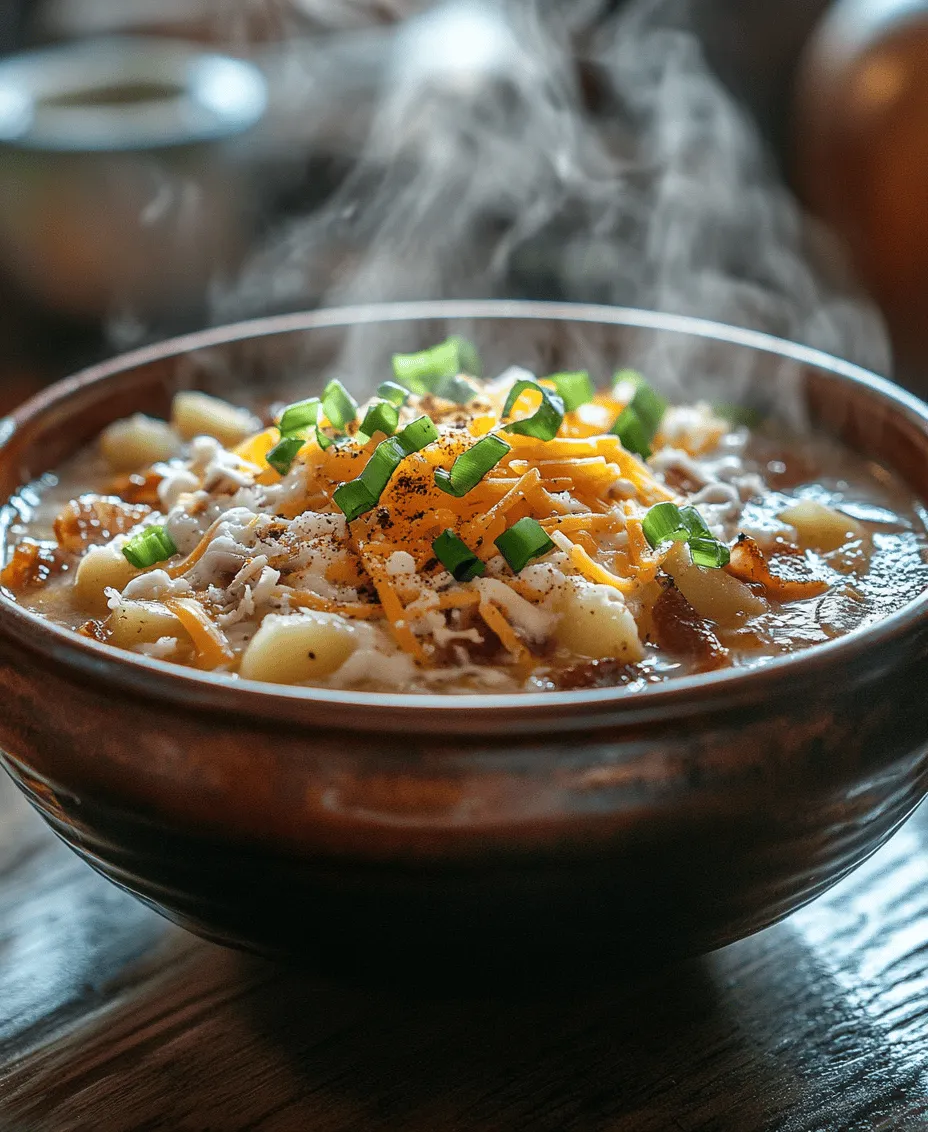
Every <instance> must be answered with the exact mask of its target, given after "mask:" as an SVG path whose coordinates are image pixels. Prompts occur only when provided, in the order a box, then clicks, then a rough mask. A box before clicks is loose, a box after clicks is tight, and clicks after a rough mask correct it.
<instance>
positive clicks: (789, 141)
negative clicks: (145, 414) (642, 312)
mask: <svg viewBox="0 0 928 1132" xmlns="http://www.w3.org/2000/svg"><path fill="white" fill-rule="evenodd" d="M926 213H928V0H779V2H778V3H776V4H773V3H770V0H573V2H572V3H558V2H557V0H486V2H483V0H443V2H434V0H432V2H430V0H3V3H2V5H0V408H7V407H9V406H10V405H11V404H14V403H15V402H16V401H18V400H19V399H21V397H23V396H25V395H26V394H28V393H29V392H31V391H32V390H33V389H34V388H35V387H36V386H37V385H39V384H41V383H42V382H45V381H49V380H52V379H54V378H56V377H58V376H62V375H63V374H65V373H66V372H68V371H70V370H73V369H75V368H77V367H78V366H80V365H83V364H86V363H88V362H91V361H93V360H95V359H97V358H100V357H103V356H106V355H108V354H112V353H115V352H117V351H119V350H121V349H124V348H127V347H131V346H134V345H139V344H141V343H144V342H146V341H152V340H155V339H158V338H161V337H165V336H168V335H171V334H174V333H177V332H180V331H184V330H189V329H193V328H197V327H200V326H205V325H211V324H215V323H219V322H227V321H232V320H235V319H238V318H247V317H253V316H256V315H261V314H266V313H273V312H278V311H286V310H295V309H301V308H305V307H312V306H317V305H320V304H326V303H345V302H355V301H364V300H372V299H399V298H441V297H464V296H471V297H476V296H510V297H524V298H544V299H547V298H554V299H567V300H575V301H584V300H588V301H595V302H607V303H618V304H622V305H635V306H646V307H656V308H659V309H664V310H671V311H681V312H685V313H691V314H697V315H703V316H706V317H710V318H716V319H720V320H722V321H727V322H733V323H738V324H741V325H746V326H752V327H757V328H760V329H764V330H768V331H771V332H772V333H775V334H780V335H783V336H786V337H791V338H794V339H797V340H800V341H803V342H807V343H810V344H812V345H815V346H819V347H821V348H823V349H825V350H828V351H830V352H833V353H836V354H840V355H842V356H844V357H848V358H851V359H853V360H855V361H858V362H861V363H862V364H864V365H867V366H870V367H873V368H876V369H878V370H881V371H883V372H887V373H891V374H893V375H894V376H895V377H896V378H897V379H898V380H900V381H902V382H903V383H905V384H908V385H910V386H911V387H913V388H916V389H919V390H920V391H921V392H923V393H924V392H928V376H924V375H925V374H926V373H928V367H926V363H928V327H926V320H925V317H924V314H923V311H922V307H923V305H924V303H925V300H926V299H928V224H926V223H925V217H926Z"/></svg>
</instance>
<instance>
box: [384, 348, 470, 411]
mask: <svg viewBox="0 0 928 1132" xmlns="http://www.w3.org/2000/svg"><path fill="white" fill-rule="evenodd" d="M480 372H481V365H480V355H479V354H478V353H477V350H476V347H475V346H474V345H473V344H472V343H471V342H468V341H467V339H466V338H461V337H459V336H458V335H452V336H451V337H450V338H446V339H445V341H444V342H440V343H439V344H438V345H437V346H432V348H431V349H429V350H420V351H419V352H418V353H416V354H394V355H393V376H394V377H395V378H396V380H397V381H398V382H399V384H400V385H402V386H403V388H404V389H408V390H409V391H410V392H411V393H418V394H420V395H421V394H425V393H434V392H435V391H436V385H437V383H438V382H439V381H441V380H442V378H450V377H457V376H458V374H461V373H468V374H470V375H471V376H472V377H479V376H480ZM442 396H444V394H442ZM468 400H469V398H468Z"/></svg>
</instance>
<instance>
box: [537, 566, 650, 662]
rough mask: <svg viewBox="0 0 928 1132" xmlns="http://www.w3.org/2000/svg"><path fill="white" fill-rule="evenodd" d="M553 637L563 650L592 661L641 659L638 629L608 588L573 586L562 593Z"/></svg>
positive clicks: (583, 585)
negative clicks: (559, 614) (560, 610)
mask: <svg viewBox="0 0 928 1132" xmlns="http://www.w3.org/2000/svg"><path fill="white" fill-rule="evenodd" d="M561 609H562V616H561V619H560V621H559V622H558V625H557V629H556V630H555V635H556V637H557V639H558V641H559V642H560V644H562V645H563V646H564V647H565V648H568V649H570V651H571V652H572V653H575V654H576V655H577V656H585V657H589V658H590V659H591V660H605V659H615V660H627V661H628V662H629V663H632V662H634V661H636V660H640V659H641V657H642V656H643V655H644V653H643V650H642V647H641V641H640V640H639V639H638V627H637V626H636V624H635V619H634V617H632V615H631V613H630V612H629V610H628V608H627V607H626V605H625V603H624V602H623V601H622V600H621V598H618V595H617V594H616V591H615V590H613V589H612V588H611V587H609V586H600V585H590V584H586V583H576V584H574V585H572V586H570V587H568V588H566V589H565V591H564V597H563V599H562V603H561Z"/></svg>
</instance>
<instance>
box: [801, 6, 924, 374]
mask: <svg viewBox="0 0 928 1132" xmlns="http://www.w3.org/2000/svg"><path fill="white" fill-rule="evenodd" d="M793 136H794V140H793V149H794V155H795V161H796V167H795V174H796V178H795V179H796V182H797V185H798V187H799V189H800V192H801V194H802V195H803V196H804V198H805V201H806V203H807V204H808V205H809V206H810V207H811V208H812V210H813V211H814V212H816V213H817V214H819V215H820V216H821V217H822V218H823V219H824V220H826V221H827V222H828V223H830V224H831V225H832V226H833V227H834V228H835V229H836V230H837V231H838V232H839V233H840V235H841V236H842V237H843V238H844V239H845V240H846V241H847V243H848V246H849V247H850V249H851V252H852V255H853V257H854V259H855V261H856V264H857V267H858V270H859V271H860V273H861V275H862V276H863V279H864V282H865V283H866V284H867V285H868V286H869V288H870V290H871V291H872V292H873V294H874V296H875V297H876V299H877V300H878V301H879V302H880V304H881V305H882V307H883V310H884V312H885V314H886V317H887V319H888V321H889V322H890V324H891V327H892V329H893V332H894V336H895V338H896V344H897V350H899V349H901V350H902V351H903V352H906V350H909V351H911V350H912V348H913V346H915V347H916V348H917V352H918V356H919V359H920V363H921V364H922V365H923V364H924V361H925V359H926V358H928V319H926V317H925V310H924V308H925V302H926V298H928V0H838V2H837V3H836V4H835V5H834V7H833V8H832V9H831V10H830V11H829V13H828V14H827V15H826V16H825V17H824V19H823V20H822V22H821V23H820V24H819V26H818V28H817V30H816V32H815V33H814V35H813V36H812V38H811V40H810V41H809V44H808V45H807V48H806V50H805V53H804V55H803V58H802V62H801V65H800V68H799V73H798V77H797V87H796V105H795V121H794V135H793Z"/></svg>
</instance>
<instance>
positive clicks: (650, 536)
mask: <svg viewBox="0 0 928 1132" xmlns="http://www.w3.org/2000/svg"><path fill="white" fill-rule="evenodd" d="M641 529H642V531H643V532H644V537H645V538H646V539H647V540H648V542H649V543H650V544H651V546H660V545H661V543H662V542H686V540H687V539H688V538H689V537H690V533H691V532H690V529H689V527H688V526H687V525H686V523H685V522H684V521H683V516H682V515H681V514H680V508H679V507H677V505H676V503H655V504H654V506H653V507H652V508H650V510H649V511H648V513H647V514H646V515H645V517H644V519H643V520H642V523H641Z"/></svg>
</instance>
